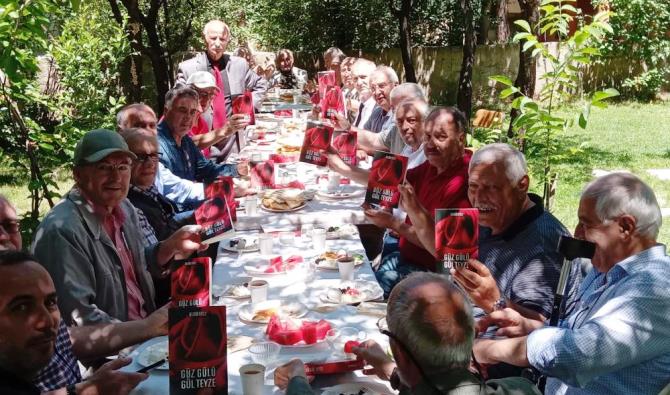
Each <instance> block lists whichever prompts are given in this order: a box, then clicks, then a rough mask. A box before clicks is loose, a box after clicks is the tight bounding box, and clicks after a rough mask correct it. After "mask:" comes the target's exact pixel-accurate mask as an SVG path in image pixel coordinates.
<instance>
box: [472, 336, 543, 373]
mask: <svg viewBox="0 0 670 395" xmlns="http://www.w3.org/2000/svg"><path fill="white" fill-rule="evenodd" d="M527 339H528V336H522V337H514V338H509V339H502V340H475V346H474V347H473V350H474V353H475V357H476V358H477V360H478V361H480V362H482V363H488V364H494V363H500V362H504V363H508V364H510V365H514V366H520V367H527V366H530V364H529V363H528V356H527V355H526V340H527Z"/></svg>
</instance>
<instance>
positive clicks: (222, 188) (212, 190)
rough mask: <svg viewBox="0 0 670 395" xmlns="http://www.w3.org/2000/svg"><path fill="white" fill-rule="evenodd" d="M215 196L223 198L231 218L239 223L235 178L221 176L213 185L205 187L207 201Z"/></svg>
mask: <svg viewBox="0 0 670 395" xmlns="http://www.w3.org/2000/svg"><path fill="white" fill-rule="evenodd" d="M215 196H222V197H223V198H224V200H225V201H226V205H227V206H228V211H229V212H230V217H231V218H232V219H233V222H234V221H237V202H236V201H235V186H234V183H233V177H230V176H219V177H217V178H216V179H215V180H214V181H213V182H212V183H210V184H207V186H206V187H205V199H212V198H214V197H215Z"/></svg>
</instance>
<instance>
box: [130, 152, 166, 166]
mask: <svg viewBox="0 0 670 395" xmlns="http://www.w3.org/2000/svg"><path fill="white" fill-rule="evenodd" d="M135 156H136V157H137V159H135V162H137V163H142V164H145V163H147V162H151V163H158V161H159V160H160V158H162V157H163V153H162V152H153V153H151V154H140V153H137V152H135Z"/></svg>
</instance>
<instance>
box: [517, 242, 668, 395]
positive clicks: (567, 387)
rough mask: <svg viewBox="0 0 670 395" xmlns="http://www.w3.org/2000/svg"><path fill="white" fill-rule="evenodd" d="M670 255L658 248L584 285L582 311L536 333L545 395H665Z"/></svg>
mask: <svg viewBox="0 0 670 395" xmlns="http://www.w3.org/2000/svg"><path fill="white" fill-rule="evenodd" d="M668 290H670V257H668V256H667V255H666V251H665V246H664V245H661V244H658V245H656V246H654V247H651V248H649V249H647V250H645V251H642V252H640V253H638V254H636V255H633V256H630V257H628V258H626V259H624V260H623V261H621V262H619V263H617V264H616V265H615V266H613V267H612V268H611V269H610V270H609V271H608V272H607V273H600V272H598V271H597V270H596V269H595V268H594V269H592V270H591V272H589V274H588V275H587V276H586V278H585V279H584V282H583V284H582V287H581V289H580V292H579V301H578V304H577V306H576V309H575V311H574V312H573V313H572V314H571V315H570V316H569V317H568V318H567V319H566V320H564V321H562V322H561V324H560V326H559V327H558V328H554V327H546V328H542V329H538V330H536V331H533V332H532V333H531V334H530V335H529V336H528V339H527V355H528V362H530V364H531V365H532V366H534V367H535V368H537V369H538V370H540V371H541V372H542V373H545V374H547V375H548V376H551V377H550V378H549V379H548V380H547V387H546V388H547V390H546V392H545V393H546V394H654V395H655V394H658V393H659V392H660V391H661V389H663V387H664V386H665V385H667V384H668V381H669V380H670V297H668Z"/></svg>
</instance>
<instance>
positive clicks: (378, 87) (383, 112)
mask: <svg viewBox="0 0 670 395" xmlns="http://www.w3.org/2000/svg"><path fill="white" fill-rule="evenodd" d="M398 82H399V80H398V75H397V74H396V72H395V70H393V69H392V68H390V67H388V66H377V68H376V69H375V71H373V72H372V74H370V91H371V92H372V96H373V97H374V98H375V102H376V103H377V106H376V107H375V109H374V110H372V113H371V114H370V118H369V119H368V121H367V122H366V123H365V124H364V125H363V129H365V130H369V131H371V132H373V133H379V132H381V131H382V130H384V129H386V128H390V127H391V126H392V125H393V113H392V111H391V110H392V108H391V91H392V90H393V88H395V87H396V86H397V85H398Z"/></svg>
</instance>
